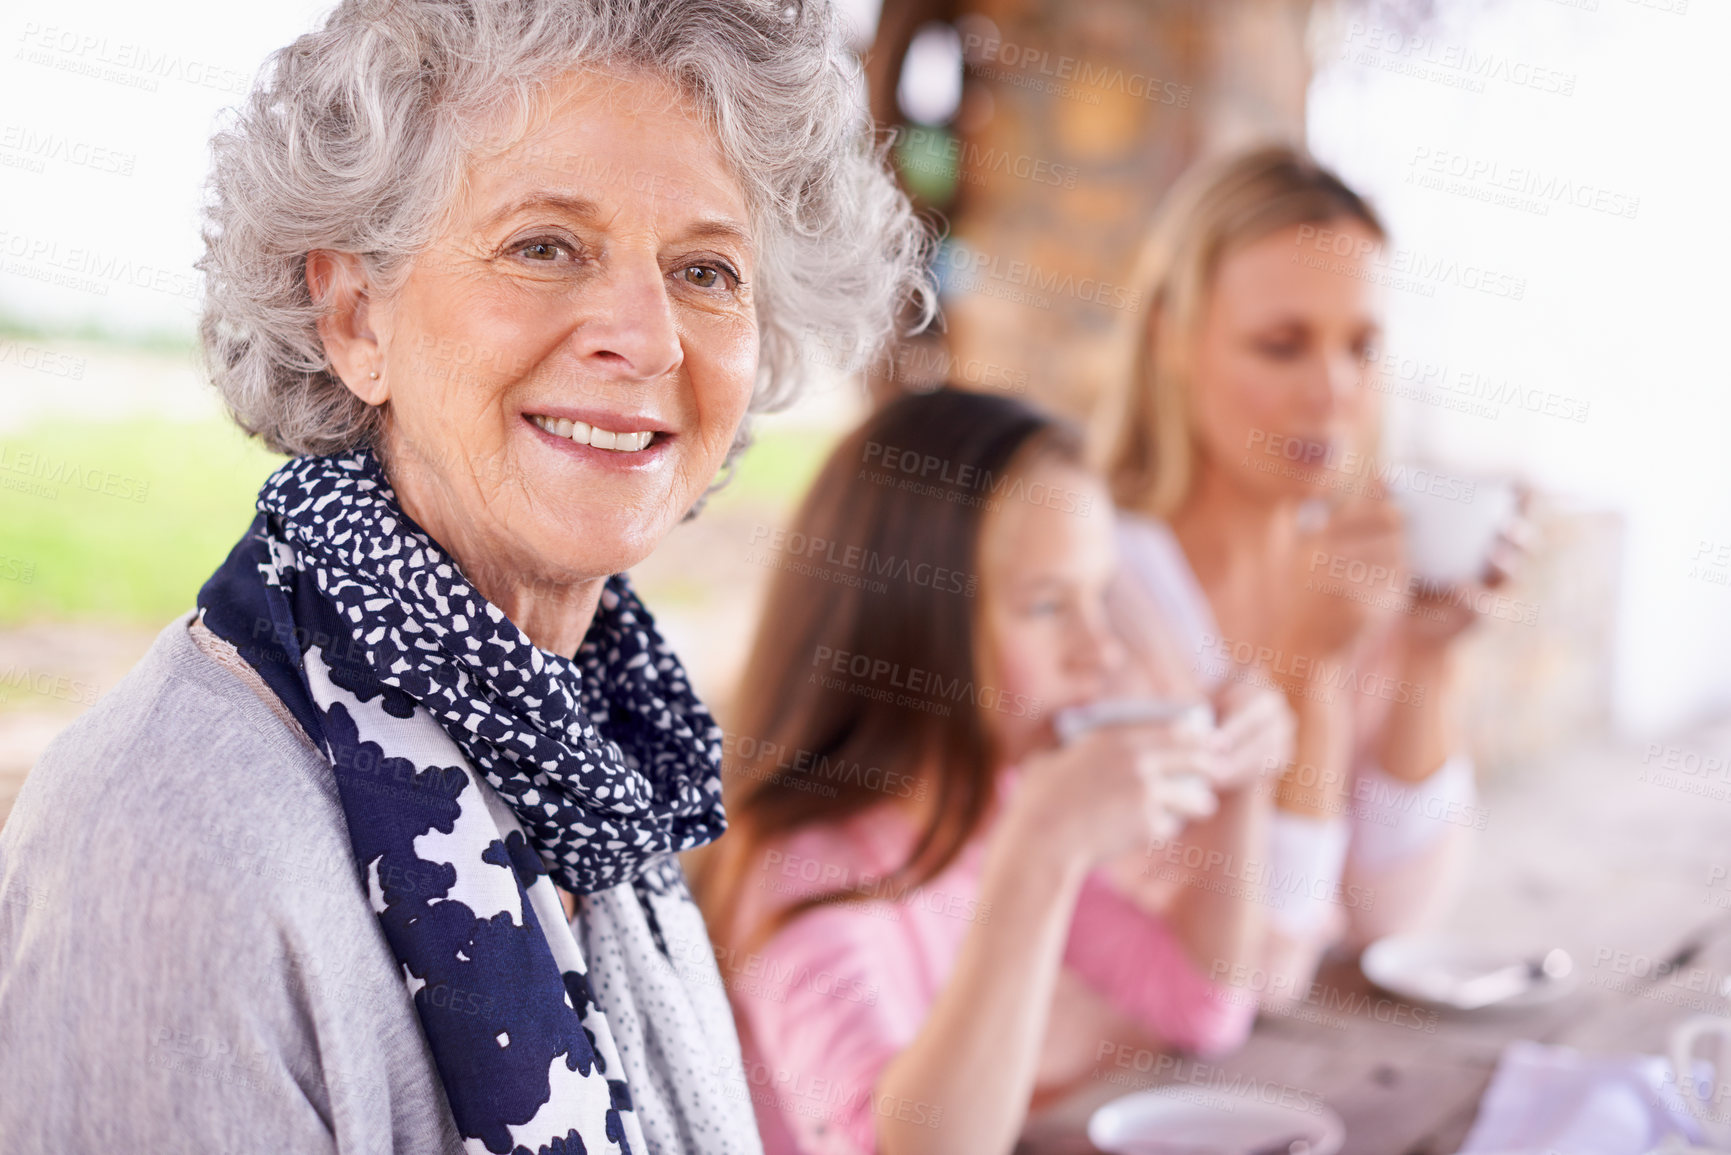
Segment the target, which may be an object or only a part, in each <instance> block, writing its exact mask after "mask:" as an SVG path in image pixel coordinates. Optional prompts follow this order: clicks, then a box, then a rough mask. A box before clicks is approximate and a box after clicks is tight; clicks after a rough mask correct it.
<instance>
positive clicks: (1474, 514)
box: [1389, 468, 1520, 585]
mask: <svg viewBox="0 0 1731 1155" xmlns="http://www.w3.org/2000/svg"><path fill="white" fill-rule="evenodd" d="M1433 472H1434V471H1432V470H1428V469H1420V468H1415V469H1409V470H1407V471H1406V474H1407V475H1408V476H1411V477H1412V478H1414V479H1418V478H1421V477H1426V476H1430V475H1431V473H1433ZM1471 480H1472V488H1471V490H1470V491H1466V489H1465V486H1463V485H1461V484H1459V483H1456V484H1451V485H1447V486H1440V485H1439V486H1431V487H1426V488H1420V487H1419V486H1418V485H1416V484H1415V485H1413V486H1404V485H1397V486H1391V487H1390V493H1389V496H1390V497H1391V498H1392V499H1393V500H1394V503H1395V504H1396V505H1398V506H1399V507H1400V510H1401V514H1402V515H1403V518H1404V521H1405V524H1406V555H1407V563H1408V564H1409V565H1411V566H1412V569H1413V572H1414V573H1415V574H1417V575H1418V576H1419V577H1421V578H1423V579H1424V580H1425V581H1427V582H1430V583H1433V584H1436V585H1454V584H1457V583H1461V582H1471V581H1478V580H1479V579H1480V578H1482V577H1484V576H1485V570H1486V568H1487V567H1488V566H1489V565H1490V560H1491V549H1492V548H1493V547H1494V546H1495V545H1496V541H1497V534H1498V533H1499V532H1501V530H1502V529H1503V527H1504V526H1506V525H1508V524H1509V522H1510V521H1512V520H1513V519H1514V516H1515V513H1516V511H1517V510H1518V508H1519V506H1520V494H1519V492H1518V491H1517V490H1516V488H1515V484H1514V483H1513V482H1512V481H1507V480H1502V479H1494V478H1475V479H1471ZM1433 490H1436V491H1437V492H1433ZM1469 492H1470V497H1469V496H1468V493H1469Z"/></svg>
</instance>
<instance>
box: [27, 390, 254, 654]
mask: <svg viewBox="0 0 1731 1155" xmlns="http://www.w3.org/2000/svg"><path fill="white" fill-rule="evenodd" d="M281 462H282V458H280V457H277V456H276V455H274V454H271V453H269V452H267V451H266V450H264V449H263V448H262V447H260V446H258V445H257V444H256V443H252V442H249V441H247V440H246V439H245V438H244V437H242V436H241V434H240V433H239V432H238V431H237V430H235V429H234V428H233V427H231V426H228V425H226V424H222V423H219V422H216V421H211V422H207V423H202V424H171V423H168V422H158V421H138V422H126V423H122V424H100V425H84V424H79V423H75V422H64V421H61V422H53V423H49V424H43V425H38V426H36V427H34V428H32V429H29V430H27V431H25V432H23V433H20V434H13V435H7V436H4V437H0V623H4V624H12V623H16V622H20V621H34V620H43V619H49V620H69V619H78V620H94V621H112V622H129V623H140V624H147V623H152V622H155V623H160V622H162V621H164V620H165V619H167V618H170V617H172V616H174V615H175V614H177V613H179V612H181V611H182V610H185V609H189V608H190V607H191V606H192V602H193V598H194V596H195V595H196V594H197V593H198V587H199V586H201V585H203V584H204V580H205V578H207V577H209V576H210V572H211V571H212V570H213V569H215V568H216V566H217V564H218V563H219V562H221V561H222V559H223V558H224V557H225V556H227V554H228V551H229V550H230V549H232V548H233V547H234V543H235V542H236V541H237V540H239V538H240V535H241V532H242V531H243V530H245V529H246V526H247V523H248V522H250V521H251V520H252V505H253V497H254V495H255V494H257V492H258V487H259V485H260V483H261V482H263V481H264V479H265V477H266V476H267V475H268V474H269V473H270V472H271V470H273V469H275V468H276V467H277V465H279V464H281ZM26 578H28V580H25V579H26Z"/></svg>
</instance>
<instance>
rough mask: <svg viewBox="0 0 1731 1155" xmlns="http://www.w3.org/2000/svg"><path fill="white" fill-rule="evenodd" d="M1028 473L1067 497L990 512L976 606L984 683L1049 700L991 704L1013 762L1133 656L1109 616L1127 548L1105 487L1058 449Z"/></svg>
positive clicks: (1047, 741) (995, 728)
mask: <svg viewBox="0 0 1731 1155" xmlns="http://www.w3.org/2000/svg"><path fill="white" fill-rule="evenodd" d="M1025 480H1026V484H1025V485H1024V486H1023V487H1022V491H1023V492H1026V493H1030V494H1032V493H1041V494H1056V495H1062V500H1061V501H1059V502H1057V503H1056V504H1052V505H1049V504H1043V503H1036V502H1032V501H1020V500H1006V501H1005V502H1004V503H1003V504H1002V505H1000V506H998V507H997V508H995V509H993V510H992V511H991V513H990V514H988V515H987V518H986V522H985V525H984V527H983V528H982V529H981V538H980V571H981V572H980V590H981V597H980V604H979V606H978V607H977V610H976V612H977V613H978V615H979V617H978V622H979V638H980V640H979V646H980V651H981V652H980V656H979V659H978V662H977V663H976V664H977V665H978V668H979V669H980V670H981V681H982V682H983V683H984V684H986V685H989V686H992V687H993V688H995V689H997V690H999V691H1001V692H1002V693H1003V694H1005V695H1009V696H1010V700H1011V701H1016V700H1017V699H1016V697H1015V695H1021V696H1022V698H1023V699H1025V700H1027V701H1030V702H1034V703H1038V706H1039V709H1038V711H1037V712H1036V711H1032V710H1030V711H1027V712H1025V713H1021V714H1017V713H1011V712H1001V711H994V712H988V714H987V716H986V722H987V725H988V726H989V727H991V729H992V732H993V737H994V739H995V743H996V745H997V748H998V750H999V752H1000V754H1001V756H1002V757H1003V758H1004V759H1005V760H1006V761H1011V762H1013V761H1015V760H1017V759H1019V758H1021V757H1022V756H1023V755H1025V754H1027V753H1028V752H1029V751H1031V750H1034V749H1038V748H1041V747H1043V746H1049V745H1051V744H1052V743H1053V742H1055V741H1056V738H1055V736H1054V734H1053V732H1052V720H1051V719H1052V715H1053V714H1054V713H1056V712H1057V711H1058V710H1061V709H1063V708H1065V707H1066V706H1075V705H1080V704H1082V703H1084V702H1089V701H1092V700H1094V699H1095V698H1097V697H1099V696H1100V695H1101V694H1102V693H1103V692H1104V691H1105V690H1107V689H1108V688H1109V686H1110V685H1111V682H1112V679H1113V677H1114V676H1115V675H1116V674H1118V673H1119V672H1120V670H1121V667H1122V666H1123V663H1124V661H1125V654H1124V649H1123V646H1122V645H1121V644H1120V643H1119V641H1118V639H1117V637H1116V635H1115V634H1114V633H1113V632H1112V629H1111V627H1110V625H1109V624H1108V621H1107V616H1106V590H1107V587H1108V585H1109V584H1110V583H1111V580H1112V575H1113V574H1114V573H1115V572H1116V569H1117V547H1116V545H1115V544H1114V541H1113V537H1112V500H1111V496H1110V495H1109V494H1108V493H1107V491H1106V487H1105V485H1104V484H1103V483H1102V482H1101V481H1100V480H1099V479H1098V478H1097V477H1095V476H1094V474H1092V473H1090V472H1088V471H1087V470H1085V469H1080V468H1078V467H1076V466H1074V465H1069V464H1066V463H1064V462H1062V461H1060V460H1057V459H1054V458H1051V457H1046V458H1042V459H1040V460H1038V461H1036V462H1034V463H1032V464H1031V465H1030V466H1029V467H1028V468H1027V472H1026V475H1025ZM1083 510H1086V511H1087V512H1082V511H1083Z"/></svg>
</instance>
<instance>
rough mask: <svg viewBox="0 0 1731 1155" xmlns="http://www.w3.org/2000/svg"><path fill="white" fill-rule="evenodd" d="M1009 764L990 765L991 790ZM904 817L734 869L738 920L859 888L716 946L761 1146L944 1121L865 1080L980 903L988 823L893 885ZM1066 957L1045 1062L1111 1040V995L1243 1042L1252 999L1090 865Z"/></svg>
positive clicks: (1210, 1049)
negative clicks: (739, 885)
mask: <svg viewBox="0 0 1731 1155" xmlns="http://www.w3.org/2000/svg"><path fill="white" fill-rule="evenodd" d="M1014 780H1015V774H1014V772H1013V771H1012V772H1009V773H1006V774H1004V775H1003V776H1002V778H1001V779H1000V785H1001V788H1000V794H999V797H1000V799H1002V798H1003V797H1004V796H1005V795H1006V794H1007V792H1008V790H1010V789H1013V782H1014ZM913 833H914V832H913V830H912V824H911V823H910V821H909V820H908V819H907V818H906V817H904V816H903V814H902V813H901V812H899V811H897V810H895V809H894V808H892V807H889V806H879V807H876V808H875V809H873V810H871V811H868V812H866V813H864V814H861V815H859V816H857V817H855V818H854V819H853V820H851V821H850V822H848V823H846V824H843V825H839V826H837V825H830V826H822V827H812V828H808V829H806V830H804V831H801V832H800V833H799V834H797V835H795V836H794V837H792V838H791V839H789V840H788V841H787V842H786V843H785V844H784V846H783V847H782V848H781V849H778V850H771V851H769V852H768V853H766V854H765V856H764V858H763V859H762V861H761V862H760V863H759V868H760V869H759V873H758V874H757V875H756V876H753V877H748V878H747V879H746V880H745V882H744V884H743V885H744V886H745V888H746V894H745V896H744V897H743V899H742V903H741V910H740V922H739V923H738V925H739V926H740V927H747V926H755V925H757V920H758V919H760V918H762V917H763V916H764V915H765V914H767V913H768V912H770V911H773V910H775V909H777V908H779V907H781V906H783V905H785V904H787V903H789V902H792V901H795V900H797V899H799V898H803V897H806V896H808V895H812V894H818V893H824V892H829V891H833V890H836V889H838V888H844V887H845V888H848V889H852V890H856V891H858V892H859V893H860V894H862V895H864V896H865V898H864V899H863V900H861V901H850V902H846V903H841V904H837V905H832V906H826V907H820V908H819V909H817V910H814V911H809V912H807V913H805V914H803V915H801V916H799V917H798V918H796V919H795V920H794V921H793V922H792V923H790V924H789V925H788V926H786V927H784V928H783V929H782V930H781V931H780V932H779V933H778V934H776V935H775V937H774V938H772V939H771V940H770V941H769V942H768V943H767V944H766V945H765V946H763V947H762V948H760V949H759V950H757V951H755V952H753V953H751V954H748V955H735V956H732V957H725V958H723V959H722V960H721V962H722V973H723V974H724V975H725V976H727V978H726V982H727V986H728V988H729V993H730V995H731V997H732V999H733V1005H734V1011H735V1017H736V1018H737V1019H738V1020H739V1024H740V1027H741V1032H740V1034H741V1040H740V1041H741V1046H742V1049H743V1052H744V1057H745V1063H746V1078H747V1082H748V1085H749V1086H750V1088H751V1095H752V1101H753V1104H754V1106H755V1107H756V1111H757V1118H758V1125H759V1128H760V1130H761V1131H762V1134H763V1141H764V1151H765V1153H766V1155H802V1153H803V1155H860V1153H863V1152H870V1151H872V1150H874V1148H875V1145H876V1138H875V1126H876V1117H877V1115H878V1114H879V1113H899V1114H900V1115H901V1117H902V1118H904V1119H908V1120H912V1121H914V1122H916V1123H917V1122H927V1123H930V1124H931V1125H933V1126H937V1125H939V1123H940V1122H941V1118H940V1117H938V1110H937V1108H936V1107H934V1106H932V1105H930V1104H925V1103H918V1102H913V1103H909V1102H890V1101H888V1100H886V1099H883V1098H880V1097H879V1096H877V1095H876V1094H875V1092H874V1088H875V1086H876V1084H877V1080H878V1076H879V1074H880V1073H881V1072H882V1071H883V1069H884V1067H885V1065H887V1064H888V1062H889V1061H890V1059H891V1058H893V1057H894V1056H895V1055H896V1054H897V1053H898V1052H899V1051H901V1050H902V1049H903V1048H904V1047H906V1046H907V1045H908V1044H909V1043H911V1042H912V1041H913V1040H914V1037H915V1036H916V1035H917V1034H918V1033H919V1030H920V1027H921V1025H922V1024H923V1023H924V1022H925V1019H926V1015H927V1013H928V1011H929V1010H930V1009H931V1006H932V1003H933V1001H934V1000H935V999H936V997H937V994H938V991H939V990H940V989H941V988H942V987H943V984H944V982H945V981H946V980H947V979H948V977H949V975H950V972H951V970H952V969H954V966H955V962H956V957H957V954H958V953H959V951H960V949H961V945H962V940H963V938H964V937H965V936H966V935H967V934H968V932H969V931H970V930H972V929H973V928H974V927H975V926H977V925H980V924H982V923H985V922H987V921H989V920H990V918H991V911H990V909H989V908H988V907H986V906H984V905H982V904H981V902H980V899H979V891H980V870H981V864H982V860H983V858H984V853H985V849H986V842H987V840H988V838H989V837H990V830H989V829H988V831H987V832H985V833H982V834H981V835H980V836H978V837H976V838H975V839H974V840H973V841H972V842H971V843H970V844H969V845H968V846H967V847H966V848H965V849H964V850H963V852H962V854H961V856H960V857H959V858H958V859H957V861H956V862H954V863H953V864H952V865H951V866H950V867H949V868H948V869H946V870H945V871H944V872H943V873H942V874H940V875H938V876H937V877H935V878H933V879H932V880H930V881H929V882H927V883H926V884H925V885H923V886H921V887H918V888H917V889H913V888H910V889H907V890H905V891H903V892H902V893H891V887H890V884H889V883H888V882H887V881H886V878H887V876H888V875H889V874H890V873H891V872H892V871H893V870H894V869H895V867H897V866H898V865H900V864H901V863H902V862H903V861H904V860H905V858H906V855H907V852H908V849H909V847H910V845H911V841H912V837H913ZM1064 968H1065V972H1066V973H1065V975H1064V976H1063V978H1062V979H1061V980H1060V983H1059V989H1058V991H1057V993H1056V995H1055V997H1054V999H1053V1005H1052V1007H1051V1013H1050V1016H1049V1019H1048V1027H1047V1037H1046V1042H1045V1047H1044V1049H1043V1051H1042V1059H1043V1060H1048V1061H1043V1062H1042V1067H1043V1068H1044V1069H1046V1070H1048V1071H1050V1070H1051V1069H1052V1068H1053V1067H1054V1066H1056V1067H1058V1068H1060V1069H1063V1068H1068V1069H1069V1070H1070V1071H1072V1072H1074V1070H1075V1061H1076V1059H1077V1058H1078V1057H1080V1059H1081V1061H1082V1062H1083V1063H1086V1062H1088V1061H1090V1060H1093V1061H1098V1060H1099V1059H1100V1057H1101V1055H1102V1054H1103V1053H1105V1052H1106V1051H1107V1050H1108V1049H1109V1048H1112V1047H1114V1046H1115V1045H1116V1044H1114V1043H1112V1042H1111V1041H1109V1040H1110V1034H1109V1031H1110V1027H1109V1025H1108V1024H1109V1022H1110V1020H1111V1018H1112V1015H1111V1012H1112V1011H1114V1010H1115V1011H1116V1012H1117V1013H1118V1014H1121V1015H1122V1016H1124V1017H1127V1018H1129V1019H1130V1020H1132V1021H1133V1022H1134V1023H1135V1024H1136V1025H1138V1026H1140V1027H1141V1028H1142V1029H1143V1030H1144V1031H1147V1032H1149V1033H1151V1034H1153V1035H1154V1036H1156V1037H1157V1038H1158V1039H1159V1040H1160V1041H1162V1042H1163V1043H1164V1044H1166V1045H1168V1046H1171V1047H1175V1048H1179V1049H1182V1050H1187V1051H1194V1052H1200V1053H1206V1054H1218V1053H1220V1052H1222V1051H1225V1050H1229V1049H1231V1048H1233V1047H1235V1046H1237V1045H1238V1044H1240V1043H1241V1042H1242V1041H1243V1040H1244V1038H1245V1036H1246V1035H1247V1034H1248V1033H1249V1031H1250V1026H1251V1022H1252V1020H1253V1019H1254V1017H1255V1013H1256V1006H1255V1001H1254V1000H1253V999H1247V998H1245V997H1244V992H1242V991H1235V990H1232V989H1230V988H1227V987H1224V986H1218V985H1215V984H1213V983H1211V982H1209V981H1208V979H1207V978H1206V977H1205V976H1204V975H1203V974H1202V973H1201V972H1199V971H1198V970H1197V969H1196V967H1195V966H1194V965H1193V964H1192V963H1191V962H1190V960H1189V958H1188V957H1187V956H1186V955H1185V953H1184V951H1183V948H1182V947H1181V946H1180V944H1179V943H1178V942H1177V940H1176V939H1175V938H1174V937H1173V934H1172V931H1171V930H1170V929H1169V928H1168V927H1167V925H1166V923H1165V922H1164V921H1163V920H1162V919H1161V918H1160V917H1159V916H1158V915H1154V914H1151V913H1148V912H1146V911H1144V910H1143V909H1142V908H1141V907H1140V906H1137V905H1135V904H1134V903H1132V902H1131V901H1130V900H1129V899H1127V898H1126V897H1124V896H1123V895H1122V894H1120V893H1119V892H1118V891H1117V890H1115V889H1113V887H1112V886H1111V885H1110V884H1108V883H1107V882H1106V881H1105V880H1104V878H1103V877H1102V876H1101V875H1100V874H1098V873H1096V874H1095V875H1092V876H1090V877H1089V878H1088V879H1087V880H1086V881H1085V883H1084V884H1083V887H1082V890H1081V895H1080V898H1079V899H1078V901H1077V904H1076V909H1075V913H1074V915H1073V917H1072V920H1071V924H1070V937H1069V941H1068V944H1067V946H1066V948H1065V952H1064ZM1107 1004H1109V1005H1107ZM1083 1069H1084V1070H1085V1069H1086V1067H1085V1066H1084V1068H1083Z"/></svg>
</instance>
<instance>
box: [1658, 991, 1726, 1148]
mask: <svg viewBox="0 0 1731 1155" xmlns="http://www.w3.org/2000/svg"><path fill="white" fill-rule="evenodd" d="M1715 1035H1717V1036H1718V1037H1719V1052H1718V1058H1717V1060H1716V1061H1715V1062H1714V1064H1713V1073H1712V1075H1711V1076H1710V1077H1709V1079H1708V1081H1707V1082H1705V1083H1703V1082H1701V1081H1700V1080H1698V1079H1697V1078H1696V1076H1695V1069H1696V1066H1697V1059H1696V1054H1695V1052H1696V1049H1697V1045H1698V1044H1699V1043H1700V1042H1701V1040H1703V1039H1707V1038H1711V1037H1713V1036H1715ZM1671 1071H1672V1073H1673V1074H1674V1075H1675V1076H1676V1078H1677V1090H1678V1092H1679V1093H1680V1094H1681V1095H1682V1096H1683V1102H1684V1104H1685V1105H1687V1106H1688V1108H1689V1113H1690V1114H1691V1115H1693V1116H1695V1121H1696V1122H1698V1123H1700V1124H1701V1134H1702V1135H1703V1136H1704V1137H1705V1138H1706V1140H1707V1142H1708V1143H1709V1144H1711V1145H1712V1146H1714V1147H1719V1148H1731V1018H1725V1017H1723V1016H1721V1015H1695V1016H1693V1017H1692V1018H1687V1019H1684V1020H1683V1021H1682V1022H1680V1023H1678V1024H1677V1025H1676V1026H1675V1027H1674V1028H1672V1030H1671Z"/></svg>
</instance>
